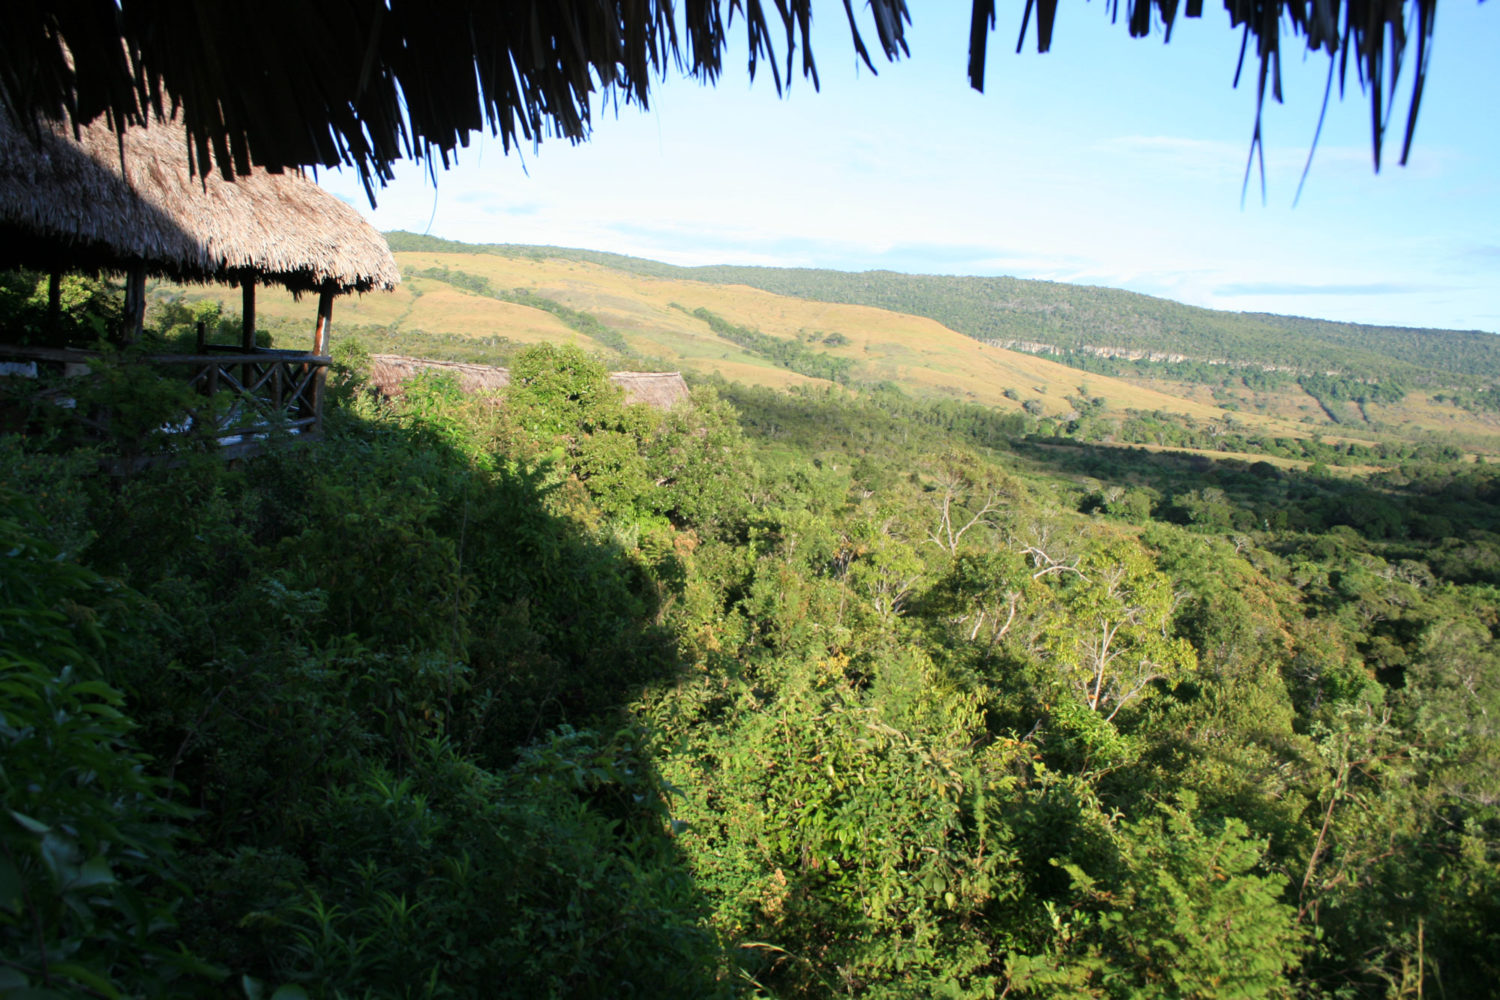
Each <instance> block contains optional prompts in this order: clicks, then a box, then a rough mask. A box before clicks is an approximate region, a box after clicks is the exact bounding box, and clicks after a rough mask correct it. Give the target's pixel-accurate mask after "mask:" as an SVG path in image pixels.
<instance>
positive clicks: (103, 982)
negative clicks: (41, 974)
mask: <svg viewBox="0 0 1500 1000" xmlns="http://www.w3.org/2000/svg"><path fill="white" fill-rule="evenodd" d="M47 969H48V971H49V972H51V973H54V974H56V975H59V976H67V977H68V978H69V979H71V980H73V981H74V982H78V983H82V984H83V985H85V986H87V987H88V988H89V989H91V990H93V991H94V992H95V993H99V994H102V995H103V996H106V997H109V998H110V1000H118V998H119V997H120V996H121V994H120V991H119V990H117V989H115V987H114V984H113V983H111V982H110V981H109V980H108V979H107V978H105V977H104V976H101V975H100V974H99V973H97V972H95V971H94V970H92V969H89V968H85V967H84V966H82V965H79V964H77V963H76V962H53V963H51V964H50V965H49V966H48V967H47Z"/></svg>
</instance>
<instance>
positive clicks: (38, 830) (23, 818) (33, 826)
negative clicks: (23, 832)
mask: <svg viewBox="0 0 1500 1000" xmlns="http://www.w3.org/2000/svg"><path fill="white" fill-rule="evenodd" d="M6 812H8V813H10V815H11V818H12V819H14V820H15V821H16V822H17V823H20V824H21V825H22V826H23V827H25V828H26V829H27V830H30V831H31V832H32V833H35V834H43V833H47V832H48V831H50V830H51V829H52V827H50V826H48V825H47V824H46V823H43V822H42V821H41V820H36V819H32V818H31V817H30V816H27V815H26V814H25V813H18V812H16V811H15V810H14V809H7V810H6Z"/></svg>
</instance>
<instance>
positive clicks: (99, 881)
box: [68, 857, 115, 889]
mask: <svg viewBox="0 0 1500 1000" xmlns="http://www.w3.org/2000/svg"><path fill="white" fill-rule="evenodd" d="M114 881H115V874H114V872H112V871H110V869H109V862H108V861H106V860H104V858H103V857H95V858H90V859H89V860H87V861H85V862H84V863H83V867H81V868H79V869H78V875H77V876H75V877H74V878H73V880H72V881H71V882H69V883H68V888H69V889H87V888H89V887H91V886H96V885H113V884H114Z"/></svg>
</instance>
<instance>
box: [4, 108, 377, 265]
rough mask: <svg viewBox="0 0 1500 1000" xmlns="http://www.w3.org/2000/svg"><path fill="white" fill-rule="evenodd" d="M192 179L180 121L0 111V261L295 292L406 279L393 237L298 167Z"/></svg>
mask: <svg viewBox="0 0 1500 1000" xmlns="http://www.w3.org/2000/svg"><path fill="white" fill-rule="evenodd" d="M204 173H205V174H206V176H193V172H192V170H191V169H190V164H189V162H188V142H187V135H186V132H185V131H184V130H183V128H182V126H181V125H180V124H179V123H177V122H173V121H162V120H160V119H157V120H154V121H153V122H152V123H151V124H150V125H149V126H148V127H144V128H132V129H129V130H127V131H126V132H125V134H124V136H123V138H122V137H121V136H119V135H117V134H116V133H115V132H113V131H111V130H110V129H109V128H108V127H106V125H105V124H104V123H103V120H102V119H101V120H99V121H97V122H95V123H94V124H93V125H87V126H84V127H82V128H80V129H78V130H77V133H76V137H75V134H74V131H73V130H72V129H71V128H70V127H68V126H67V125H55V126H54V125H49V124H45V123H44V124H41V125H38V126H36V127H34V128H26V127H22V126H20V125H19V124H18V123H17V122H16V121H14V120H13V119H11V118H10V116H8V115H7V114H6V113H5V112H4V110H3V109H0V266H3V265H20V266H29V267H39V268H51V267H61V268H65V269H68V268H84V269H95V268H97V269H106V270H120V269H124V268H126V267H128V266H129V265H130V264H132V263H134V262H136V261H141V262H144V263H145V265H146V269H147V271H148V272H150V273H153V274H158V275H163V276H167V277H171V278H175V279H179V280H189V281H238V280H240V279H241V278H242V277H243V275H244V274H245V273H246V272H253V273H254V274H255V275H256V276H257V278H258V280H261V281H264V282H271V283H275V284H280V285H284V286H286V287H287V288H289V289H291V290H292V291H293V292H304V291H311V290H314V289H319V288H321V287H322V286H323V284H324V282H332V283H333V285H334V287H335V289H336V290H337V291H340V292H347V291H361V292H364V291H371V290H375V289H388V288H391V287H393V286H394V285H395V284H396V283H397V282H399V281H400V280H401V275H400V272H399V271H398V270H397V268H396V262H395V259H394V258H393V257H392V256H391V252H390V248H389V247H388V246H386V242H385V238H384V237H382V236H381V235H380V233H378V232H377V231H376V230H375V228H374V227H373V226H371V225H370V224H369V223H367V222H366V221H365V220H364V219H363V218H362V217H361V216H360V215H359V213H358V212H356V211H355V210H354V209H352V208H350V207H349V206H348V205H346V204H344V203H343V202H341V201H339V199H337V198H335V197H334V196H333V195H331V194H329V193H328V192H326V191H323V190H322V189H321V188H319V187H318V186H317V185H316V184H314V183H313V182H312V181H310V180H308V179H307V178H306V177H304V176H302V174H301V173H300V172H297V171H291V170H289V171H287V172H285V173H281V174H271V173H267V172H265V171H262V170H256V171H253V172H251V173H249V174H247V175H245V176H241V177H239V178H237V179H235V180H234V181H227V180H225V179H223V178H222V177H220V176H219V175H217V174H214V173H207V172H204Z"/></svg>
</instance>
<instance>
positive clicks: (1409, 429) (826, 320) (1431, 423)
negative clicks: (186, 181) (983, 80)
mask: <svg viewBox="0 0 1500 1000" xmlns="http://www.w3.org/2000/svg"><path fill="white" fill-rule="evenodd" d="M391 242H392V247H393V249H394V250H395V251H396V256H397V259H398V262H399V264H400V266H401V270H402V274H403V281H402V284H401V285H400V286H399V287H398V288H397V289H396V290H395V291H393V292H390V293H383V294H374V295H366V296H351V297H349V298H347V299H343V300H340V302H339V303H338V305H337V306H336V308H335V317H334V318H335V337H336V338H337V337H338V336H347V335H350V334H353V335H356V336H358V337H359V338H360V339H361V340H362V341H363V342H365V343H366V345H367V346H369V347H370V348H371V349H372V350H376V351H388V352H400V353H408V354H417V355H423V356H429V357H446V358H452V359H455V360H466V361H476V362H481V363H494V364H505V363H507V361H508V359H509V358H510V357H511V356H512V355H514V353H515V352H516V351H517V350H519V349H520V348H521V347H523V346H525V345H527V344H532V343H537V342H541V341H550V342H554V343H570V344H576V345H578V346H581V347H584V348H585V349H586V350H589V351H591V352H593V353H596V354H599V355H601V356H602V357H603V358H604V359H605V361H606V362H607V363H608V364H610V365H611V366H612V367H616V368H637V369H657V368H665V369H680V370H682V371H684V372H686V373H688V374H689V375H690V376H698V377H714V376H718V377H722V378H723V379H725V380H727V381H730V382H740V383H744V384H748V385H760V386H767V387H772V388H788V387H795V386H805V387H812V386H824V387H832V386H834V385H842V386H844V387H847V388H850V389H855V390H862V389H868V388H871V387H875V386H880V385H891V386H895V387H897V388H899V389H900V390H901V391H902V392H904V393H907V394H910V395H912V396H914V397H916V398H918V399H947V400H953V401H956V402H960V403H970V404H977V405H981V406H985V407H991V408H995V409H998V410H1002V411H1012V412H1014V411H1020V410H1025V411H1026V412H1027V413H1029V414H1031V415H1033V416H1037V417H1048V416H1050V417H1059V418H1065V419H1072V418H1074V417H1076V416H1077V415H1078V414H1080V413H1086V414H1093V415H1115V416H1118V415H1123V414H1126V413H1128V412H1130V411H1141V412H1159V413H1167V414H1173V415H1176V416H1177V417H1179V418H1181V419H1184V420H1188V421H1191V422H1195V423H1198V424H1202V425H1225V426H1229V425H1237V426H1238V427H1240V428H1243V429H1245V430H1247V431H1250V432H1254V433H1258V434H1269V435H1275V436H1283V437H1298V438H1307V437H1309V436H1311V435H1313V434H1316V433H1325V434H1332V435H1336V437H1331V438H1330V440H1353V441H1357V442H1365V443H1367V442H1370V441H1372V440H1374V439H1375V438H1376V437H1379V436H1381V435H1391V434H1394V435H1396V436H1399V437H1403V438H1406V439H1409V440H1421V439H1423V438H1426V437H1429V436H1431V435H1445V436H1453V437H1456V438H1458V439H1461V440H1462V441H1463V442H1464V447H1467V448H1470V449H1474V450H1491V444H1492V443H1493V442H1494V441H1495V440H1497V439H1500V422H1497V420H1496V419H1495V417H1494V415H1493V414H1488V413H1484V412H1476V411H1475V410H1473V409H1472V408H1470V409H1464V408H1462V407H1461V406H1458V405H1456V404H1455V403H1454V401H1453V400H1452V399H1450V398H1448V397H1444V398H1443V399H1441V400H1438V399H1435V398H1434V397H1435V396H1437V395H1440V394H1441V392H1440V389H1439V387H1441V386H1445V385H1447V384H1448V383H1451V382H1453V381H1455V379H1456V378H1457V377H1456V376H1455V377H1454V378H1448V379H1446V381H1444V380H1443V378H1442V373H1441V372H1438V371H1437V370H1436V369H1432V368H1428V369H1418V368H1416V367H1415V366H1414V365H1412V364H1410V363H1408V362H1405V361H1402V360H1400V359H1399V358H1396V357H1395V356H1394V355H1393V354H1392V353H1390V351H1394V350H1395V348H1390V351H1387V353H1384V354H1382V353H1379V352H1376V351H1373V350H1366V351H1364V352H1362V353H1361V352H1360V351H1358V350H1354V349H1346V348H1338V350H1337V351H1335V347H1334V345H1333V344H1332V342H1331V341H1326V340H1324V341H1319V340H1317V339H1316V338H1314V339H1312V340H1305V339H1304V340H1298V336H1297V335H1296V334H1295V333H1294V332H1291V331H1290V328H1286V329H1283V330H1281V332H1280V333H1276V334H1275V335H1276V336H1277V337H1280V338H1281V339H1280V340H1278V341H1275V342H1274V343H1275V344H1276V345H1280V346H1276V347H1275V351H1278V352H1280V353H1279V354H1274V355H1272V356H1275V357H1282V356H1283V355H1285V354H1287V353H1288V352H1292V351H1293V350H1294V348H1293V347H1292V346H1288V345H1292V344H1294V343H1297V344H1301V345H1302V348H1299V349H1303V353H1304V354H1306V355H1308V356H1317V357H1320V358H1321V357H1322V356H1321V355H1320V354H1319V353H1318V352H1322V351H1326V352H1328V357H1327V358H1326V359H1324V360H1323V361H1322V362H1320V363H1326V364H1328V365H1333V364H1334V360H1333V359H1334V357H1335V356H1342V357H1344V358H1353V359H1355V360H1356V361H1358V362H1359V364H1362V365H1366V366H1368V367H1367V368H1365V369H1361V370H1362V371H1365V372H1366V376H1365V377H1371V378H1373V377H1374V375H1373V374H1370V373H1373V372H1376V371H1377V370H1379V371H1383V372H1389V371H1391V370H1396V369H1399V370H1400V371H1401V373H1402V374H1401V377H1402V379H1403V380H1404V381H1405V383H1406V384H1411V385H1413V386H1415V385H1416V383H1418V382H1419V381H1423V382H1428V383H1431V385H1429V386H1428V388H1426V389H1423V390H1416V389H1405V388H1402V389H1400V390H1396V391H1394V392H1390V393H1386V394H1385V395H1379V393H1380V392H1382V391H1383V390H1382V387H1381V386H1380V385H1374V386H1372V387H1370V392H1373V393H1375V394H1377V395H1378V399H1379V401H1378V402H1377V401H1376V399H1375V398H1366V389H1365V388H1364V386H1365V383H1363V382H1360V381H1358V379H1357V378H1354V379H1349V378H1344V379H1342V380H1339V379H1329V378H1327V377H1325V376H1322V375H1316V376H1313V377H1311V378H1308V377H1300V376H1294V375H1289V374H1286V373H1284V372H1282V373H1260V374H1257V373H1258V372H1259V368H1258V366H1257V365H1255V364H1251V363H1250V362H1248V361H1246V360H1245V358H1247V357H1249V356H1250V355H1247V354H1244V353H1240V354H1234V355H1231V356H1230V357H1229V360H1232V361H1234V362H1235V364H1234V365H1217V366H1209V367H1207V368H1205V367H1204V366H1202V365H1199V366H1198V367H1197V368H1194V367H1193V366H1192V364H1190V363H1185V362H1176V363H1174V364H1160V363H1158V364H1156V365H1155V366H1154V367H1153V366H1152V365H1151V364H1149V363H1148V364H1146V365H1145V366H1144V368H1142V367H1141V366H1136V367H1131V365H1130V363H1126V362H1110V363H1109V364H1113V365H1114V367H1113V368H1112V369H1110V370H1103V371H1101V370H1098V369H1099V368H1100V367H1101V366H1103V365H1105V364H1106V363H1105V362H1104V361H1103V360H1102V359H1099V358H1097V357H1080V356H1076V355H1074V356H1070V355H1067V354H1054V355H1049V354H1045V353H1039V352H1037V351H1036V350H1035V349H1034V346H1033V349H1029V350H1008V349H1006V348H1004V347H1002V346H999V344H998V343H996V342H995V341H994V340H992V339H984V338H981V337H980V336H978V334H977V333H976V332H975V331H976V330H978V329H979V328H978V327H974V326H970V327H968V328H966V329H965V328H963V324H962V323H960V322H959V319H953V321H952V322H947V323H945V322H944V321H943V316H944V315H949V314H951V316H950V318H952V317H959V318H961V314H962V313H963V312H964V310H965V309H967V310H969V312H970V313H972V314H973V315H976V316H977V315H979V313H980V312H981V311H982V310H979V308H978V306H977V305H976V303H978V302H979V301H980V300H979V299H977V298H975V297H974V295H972V294H970V293H974V294H977V292H976V290H977V289H981V287H983V288H988V289H990V292H991V293H994V292H995V290H996V289H1001V288H1009V287H1011V286H1014V287H1015V288H1016V289H1020V291H1019V292H1017V294H1016V295H1014V296H1012V297H1011V299H1010V300H1008V301H1010V302H1011V303H1012V305H1011V306H1009V307H1007V308H1008V310H1009V312H1008V315H1010V317H1011V318H1012V319H1014V318H1015V317H1018V316H1031V317H1033V319H1035V318H1036V317H1046V316H1052V317H1053V319H1051V320H1048V322H1049V323H1052V324H1053V326H1055V327H1056V328H1058V329H1063V328H1073V327H1076V328H1078V329H1080V330H1082V329H1083V328H1084V326H1086V325H1087V323H1090V322H1097V323H1098V324H1099V325H1098V326H1097V327H1096V328H1094V330H1093V333H1092V334H1090V336H1092V338H1093V339H1094V340H1095V341H1104V340H1108V341H1111V342H1115V343H1117V344H1128V343H1132V342H1134V343H1148V342H1149V343H1153V344H1157V345H1160V344H1166V343H1170V344H1174V345H1177V346H1179V347H1180V345H1181V344H1184V343H1194V344H1199V345H1203V346H1202V349H1204V350H1210V349H1212V350H1218V349H1219V348H1221V347H1222V348H1225V349H1226V350H1227V348H1228V347H1230V346H1233V345H1234V342H1233V338H1232V337H1231V336H1230V335H1229V334H1228V333H1225V334H1223V335H1222V336H1220V337H1219V338H1218V339H1217V340H1215V339H1214V338H1212V337H1208V338H1205V337H1200V336H1198V334H1197V333H1196V332H1194V330H1193V328H1192V325H1191V323H1189V322H1187V321H1186V320H1184V321H1183V322H1180V323H1177V325H1176V326H1175V327H1172V326H1171V324H1170V323H1169V322H1168V320H1169V319H1170V317H1171V316H1174V315H1177V316H1182V317H1188V318H1189V319H1191V318H1192V317H1201V316H1208V317H1210V318H1212V319H1213V321H1214V322H1216V323H1219V324H1220V325H1221V326H1222V327H1223V329H1225V330H1231V332H1232V330H1233V329H1236V328H1235V327H1234V324H1236V323H1237V324H1239V327H1240V328H1243V329H1246V330H1249V329H1252V328H1253V331H1255V332H1256V336H1257V337H1260V338H1261V341H1264V342H1266V343H1271V341H1269V340H1267V339H1266V338H1268V337H1270V336H1271V334H1268V333H1266V331H1267V330H1275V329H1279V328H1277V327H1276V325H1275V324H1269V323H1268V324H1262V325H1260V326H1254V325H1253V324H1252V323H1251V319H1250V318H1246V317H1242V316H1239V317H1236V316H1230V315H1229V314H1218V313H1209V312H1207V311H1205V310H1194V309H1191V308H1190V307H1187V306H1181V305H1178V304H1176V303H1168V302H1160V301H1159V300H1154V299H1148V298H1145V297H1143V296H1131V295H1128V294H1126V293H1120V292H1114V291H1111V290H1108V289H1093V288H1075V287H1072V286H1063V285H1048V284H1047V283H1037V282H1020V281H1015V280H1014V279H982V280H981V279H957V278H952V279H950V278H932V277H920V276H910V275H886V274H882V275H869V274H867V275H850V274H840V273H837V272H823V271H817V272H814V271H806V272H801V271H790V270H768V269H754V268H749V269H747V268H677V267H672V266H670V265H665V264H659V263H656V262H652V261H643V260H638V259H634V258H627V257H620V256H616V255H609V254H600V253H593V252H588V251H573V250H556V249H553V248H544V247H509V246H485V247H472V246H466V245H464V244H456V243H450V242H448V241H443V240H435V239H432V238H429V237H414V236H411V235H409V234H401V233H396V234H392V236H391ZM736 278H745V279H747V280H753V281H757V282H759V283H760V285H761V286H763V287H754V286H753V285H752V284H749V283H734V281H733V279H736ZM986 283H987V284H986ZM966 290H967V291H966ZM950 292H951V293H952V294H951V295H950V294H949V293H950ZM1044 293H1045V294H1046V295H1054V296H1062V297H1064V298H1065V299H1066V302H1064V303H1063V304H1062V305H1056V306H1055V308H1052V309H1051V310H1050V311H1049V310H1047V309H1043V308H1042V307H1041V306H1040V305H1037V303H1039V302H1042V301H1043V299H1042V298H1040V297H1039V296H1043V295H1044ZM815 294H816V295H822V296H824V297H825V298H817V297H814V295H815ZM965 295H969V297H968V298H965ZM861 296H863V297H864V298H866V299H869V300H870V301H869V302H865V303H860V302H854V301H849V300H851V299H855V298H858V297H861ZM157 297H158V299H166V298H173V297H181V298H184V299H187V300H189V301H191V300H204V299H216V300H218V301H219V302H220V303H221V304H222V307H223V308H224V309H226V310H229V309H233V308H234V307H235V306H236V305H237V302H236V299H237V294H236V293H235V292H234V291H233V290H228V289H215V288H178V287H174V286H166V285H164V286H161V287H159V288H158V289H157ZM840 299H842V300H840ZM881 302H886V303H887V304H889V305H893V306H894V305H898V304H901V303H905V305H906V306H907V308H906V309H905V310H898V309H894V308H882V307H881V306H880V305H879V304H878V303H881ZM1027 302H1030V303H1031V305H1030V306H1026V305H1024V303H1027ZM964 303H968V305H967V306H965V305H964ZM1016 303H1021V305H1016ZM1121 303H1125V304H1126V305H1129V306H1131V308H1136V306H1139V307H1140V309H1146V307H1147V306H1149V307H1150V310H1154V311H1149V315H1147V314H1146V313H1141V315H1144V316H1146V318H1145V319H1141V318H1140V316H1136V318H1134V319H1132V318H1130V314H1128V312H1122V311H1120V310H1121V309H1122V308H1123V307H1122V306H1121V305H1120V304H1121ZM1141 303H1144V304H1145V305H1140V304H1141ZM1033 306H1035V308H1033ZM924 309H925V310H926V314H923V310H924ZM945 310H946V312H945ZM1111 310H1113V312H1111ZM990 312H991V313H994V314H995V315H1001V312H1004V311H1003V310H1002V311H1001V312H996V311H995V310H991V311H990ZM1105 313H1110V314H1111V315H1115V316H1116V317H1117V319H1116V320H1115V321H1113V322H1112V323H1110V322H1105V321H1104V320H1102V319H1097V317H1099V316H1102V315H1104V314H1105ZM258 315H259V317H260V323H261V325H262V326H263V327H264V328H266V329H267V330H269V331H271V332H272V333H273V334H274V335H275V336H276V338H277V340H278V342H279V343H284V344H285V343H290V344H296V343H300V342H301V341H302V340H303V339H304V338H306V337H307V336H309V334H308V332H307V330H308V328H309V326H310V320H311V314H310V310H309V308H308V306H307V304H306V303H305V302H302V303H299V302H294V301H293V300H292V299H291V298H290V297H289V296H286V295H283V294H278V293H276V292H274V291H271V290H267V291H265V292H263V293H262V295H261V298H260V301H259V305H258ZM1089 316H1093V317H1095V319H1094V320H1088V319H1087V317H1089ZM1080 317H1084V319H1080ZM1278 322H1280V321H1279V320H1278ZM1247 324H1249V325H1247ZM1323 326H1325V327H1329V328H1334V327H1339V325H1338V324H1323ZM1169 327H1171V329H1173V330H1175V331H1176V332H1175V333H1171V334H1170V335H1169V334H1168V333H1164V332H1162V331H1166V330H1168V328H1169ZM1027 329H1028V330H1030V331H1031V333H1034V332H1035V330H1034V329H1033V328H1027ZM1351 329H1355V330H1362V329H1368V328H1351ZM1152 330H1155V331H1156V334H1155V336H1156V337H1157V339H1156V340H1151V339H1150V338H1151V336H1152V334H1151V331H1152ZM1339 330H1340V331H1342V330H1343V328H1342V327H1339ZM1121 331H1123V332H1121ZM980 332H983V331H980ZM1343 332H1347V331H1343ZM1117 333H1118V334H1119V335H1118V336H1117V335H1116V334H1117ZM1406 333H1407V334H1409V335H1411V336H1430V337H1433V338H1435V339H1436V340H1439V341H1442V342H1444V343H1448V342H1449V339H1451V338H1449V335H1447V334H1442V333H1440V332H1435V331H1406ZM1127 334H1129V336H1127ZM1081 335H1082V334H1080V336H1081ZM1340 335H1342V333H1341V334H1340ZM1132 336H1133V337H1135V340H1134V341H1132V340H1131V337H1132ZM1453 336H1455V337H1457V338H1458V339H1457V341H1454V342H1455V343H1459V344H1460V345H1463V344H1467V343H1468V340H1466V339H1464V337H1463V336H1462V335H1453ZM1482 336H1485V337H1488V336H1489V335H1487V334H1486V335H1482ZM1054 339H1058V338H1054ZM1491 339H1496V338H1491ZM1261 341H1256V340H1255V337H1248V336H1247V337H1242V338H1241V341H1240V342H1239V346H1237V347H1235V350H1238V351H1241V352H1244V351H1249V350H1250V349H1251V348H1250V347H1247V346H1245V345H1246V344H1252V343H1258V342H1261ZM1376 342H1377V343H1382V344H1383V343H1385V342H1384V341H1379V338H1376ZM1309 345H1310V346H1309ZM1151 349H1152V350H1155V349H1156V348H1155V347H1153V348H1151ZM1384 349H1385V348H1382V350H1384ZM1463 349H1467V348H1463ZM1456 350H1457V348H1456ZM1474 351H1475V352H1478V353H1476V354H1475V357H1478V356H1479V355H1480V354H1482V353H1483V352H1482V351H1480V350H1479V348H1474ZM1339 352H1342V354H1339ZM1435 355H1436V356H1444V354H1443V352H1441V351H1438V352H1435ZM1474 363H1475V366H1476V370H1477V369H1480V368H1483V366H1484V362H1482V361H1475V362H1474ZM1080 364H1084V365H1086V366H1091V367H1092V369H1093V370H1081V369H1080ZM1349 364H1350V363H1349V362H1346V363H1345V370H1347V369H1348V367H1349ZM1236 365H1238V366H1239V367H1236ZM1246 365H1249V366H1250V368H1245V366H1246ZM1403 366H1404V367H1403ZM1250 369H1254V370H1250ZM1329 370H1332V369H1329ZM1205 371H1206V372H1207V373H1208V376H1211V379H1210V378H1209V377H1206V376H1205V375H1204V372H1205ZM1318 380H1321V381H1318ZM1350 386H1353V387H1354V389H1353V390H1352V391H1351V389H1350ZM1450 391H1451V390H1450ZM1356 395H1358V396H1359V398H1358V399H1356V398H1353V397H1354V396H1356Z"/></svg>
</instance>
